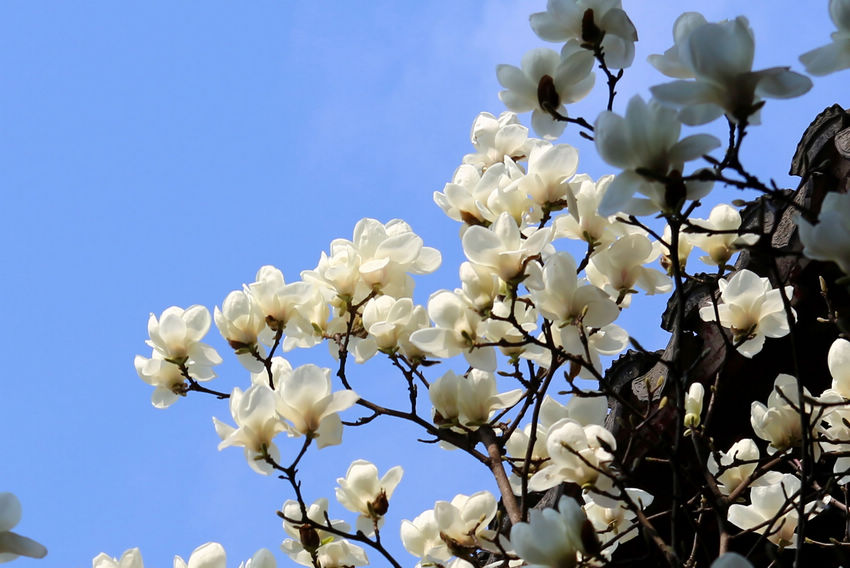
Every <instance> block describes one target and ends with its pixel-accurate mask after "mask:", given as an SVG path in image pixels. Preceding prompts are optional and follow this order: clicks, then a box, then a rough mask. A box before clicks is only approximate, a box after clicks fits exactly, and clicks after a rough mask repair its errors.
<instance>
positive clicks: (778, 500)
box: [727, 473, 814, 548]
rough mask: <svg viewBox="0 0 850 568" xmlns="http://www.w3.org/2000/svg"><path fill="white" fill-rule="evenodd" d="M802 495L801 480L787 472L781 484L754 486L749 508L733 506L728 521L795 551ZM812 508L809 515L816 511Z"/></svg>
mask: <svg viewBox="0 0 850 568" xmlns="http://www.w3.org/2000/svg"><path fill="white" fill-rule="evenodd" d="M799 492H800V480H799V479H798V478H797V477H795V476H793V475H792V474H790V473H785V474H783V475H782V480H781V481H780V482H779V483H775V484H772V485H766V486H763V487H753V488H752V489H751V490H750V501H751V504H750V505H738V504H734V505H730V506H729V512H728V514H727V519H728V520H729V522H730V523H732V524H733V525H735V526H736V527H738V528H741V529H744V530H753V531H754V532H756V533H758V534H765V535H767V539H768V540H769V541H770V542H772V543H773V544H775V545H777V546H780V547H784V548H795V547H796V542H797V536H796V531H797V524H798V522H799V517H798V516H797V503H798V502H799V500H800V495H799ZM813 505H814V504H813V503H811V504H808V505H806V511H807V514H808V513H809V512H811V511H812V510H813V509H814V507H813Z"/></svg>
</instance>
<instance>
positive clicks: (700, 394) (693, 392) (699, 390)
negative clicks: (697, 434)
mask: <svg viewBox="0 0 850 568" xmlns="http://www.w3.org/2000/svg"><path fill="white" fill-rule="evenodd" d="M704 397H705V387H704V386H702V383H693V384H691V386H690V388H689V389H688V392H687V394H686V395H685V428H696V427H697V426H699V425H700V420H701V418H700V415H701V414H702V401H703V398H704Z"/></svg>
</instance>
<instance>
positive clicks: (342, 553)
mask: <svg viewBox="0 0 850 568" xmlns="http://www.w3.org/2000/svg"><path fill="white" fill-rule="evenodd" d="M316 560H318V562H319V566H321V567H322V568H348V567H349V566H367V565H368V564H369V558H368V557H367V556H366V551H365V550H363V549H362V548H360V547H359V546H357V545H356V544H351V543H350V542H348V541H347V540H335V541H333V542H329V543H328V544H325V545H323V546H320V547H319V550H318V552H317V558H316ZM311 565H312V564H311Z"/></svg>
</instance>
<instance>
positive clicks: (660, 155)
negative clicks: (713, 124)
mask: <svg viewBox="0 0 850 568" xmlns="http://www.w3.org/2000/svg"><path fill="white" fill-rule="evenodd" d="M681 128H682V125H681V123H680V122H679V120H678V119H677V118H676V113H675V111H673V110H671V109H667V108H664V107H662V106H661V105H660V104H658V102H656V101H654V100H652V101H650V102H649V103H648V104H647V103H645V102H644V101H643V99H642V98H641V97H640V96H638V95H635V96H634V97H632V98H631V100H629V104H628V106H627V107H626V116H625V117H622V116H619V115H617V114H614V113H613V112H610V111H605V112H603V113H601V114H600V115H599V117H598V118H597V119H596V130H595V131H594V138H595V140H596V150H597V151H598V152H599V155H600V156H601V157H602V159H603V160H605V161H606V162H608V163H609V164H611V165H612V166H616V167H618V168H622V169H623V170H624V171H623V172H622V173H620V174H619V175H617V177H616V178H614V181H612V182H611V185H610V186H608V189H607V190H606V191H605V196H604V197H603V198H602V201H601V202H600V204H599V214H600V215H613V214H615V213H618V212H623V213H631V214H633V215H649V214H652V213H657V212H658V211H670V210H672V209H675V208H676V207H677V206H678V205H679V201H680V200H682V199H691V200H694V199H699V198H701V197H704V196H705V195H707V194H708V192H709V191H710V190H711V187H712V183H711V182H701V181H689V182H684V183H683V185H682V187H681V188H680V189H681V193H682V194H681V195H679V194H677V192H671V191H668V189H667V188H666V187H665V185H664V184H663V183H660V182H658V181H656V180H655V179H654V178H653V176H655V177H661V178H667V177H670V178H673V179H674V181H675V178H677V177H678V176H680V175H681V174H682V173H683V171H682V170H683V167H684V163H685V162H689V161H691V160H696V159H697V158H699V157H701V156H703V155H705V154H707V153H708V152H710V151H711V150H713V149H715V148H717V147H718V146H720V141H719V140H718V139H717V138H715V137H714V136H710V135H708V134H693V135H691V136H688V137H686V138H683V139H682V140H679V133H680V131H681ZM638 170H641V171H643V170H646V173H647V174H649V177H647V176H645V175H643V174H642V173H639V172H638ZM680 183H681V182H680ZM635 194H640V195H642V196H643V197H635Z"/></svg>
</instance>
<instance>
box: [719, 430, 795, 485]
mask: <svg viewBox="0 0 850 568" xmlns="http://www.w3.org/2000/svg"><path fill="white" fill-rule="evenodd" d="M717 454H718V456H719V457H720V462H719V463H718V462H717V460H716V459H715V458H714V454H710V455H709V456H708V463H707V466H708V471H709V473H711V475H713V476H714V477H715V479H716V481H717V488H718V489H720V492H721V493H723V494H724V495H729V494H730V493H731V492H732V491H734V490H735V489H736V488H737V487H738V486H739V485H741V484H742V483H743V482H744V481H749V478H750V476H751V475H752V473H753V472H754V471H755V470H756V467H757V466H758V461H759V457H760V455H759V448H758V446H757V445H756V443H755V442H754V441H753V440H751V439H750V438H744V439H743V440H738V441H737V442H735V443H734V444H732V447H731V448H729V451H728V452H717ZM781 476H782V474H780V473H779V472H776V471H768V472H765V473H764V474H762V475H760V476H759V477H757V478H756V479H755V480H753V481H752V482H750V486H751V487H761V486H764V485H772V484H776V483H779V482H780V480H781Z"/></svg>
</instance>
